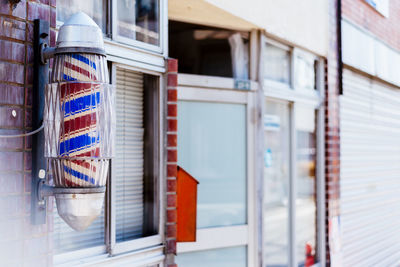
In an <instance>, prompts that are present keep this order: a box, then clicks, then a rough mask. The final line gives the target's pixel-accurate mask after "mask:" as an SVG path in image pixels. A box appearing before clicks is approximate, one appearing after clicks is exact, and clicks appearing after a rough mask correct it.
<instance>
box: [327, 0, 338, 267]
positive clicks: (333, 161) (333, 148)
mask: <svg viewBox="0 0 400 267" xmlns="http://www.w3.org/2000/svg"><path fill="white" fill-rule="evenodd" d="M337 12H340V11H339V9H338V1H337V0H335V1H329V17H330V19H329V50H328V58H327V61H326V69H325V75H326V77H325V86H326V91H325V216H326V217H325V233H326V264H327V266H330V248H329V238H330V237H329V221H330V220H331V219H332V218H333V217H335V216H338V215H339V214H340V207H339V201H340V121H339V112H340V110H339V92H340V90H339V86H340V76H339V62H340V59H339V55H338V31H339V30H340V29H338V21H337V19H338V16H337V15H338V14H337Z"/></svg>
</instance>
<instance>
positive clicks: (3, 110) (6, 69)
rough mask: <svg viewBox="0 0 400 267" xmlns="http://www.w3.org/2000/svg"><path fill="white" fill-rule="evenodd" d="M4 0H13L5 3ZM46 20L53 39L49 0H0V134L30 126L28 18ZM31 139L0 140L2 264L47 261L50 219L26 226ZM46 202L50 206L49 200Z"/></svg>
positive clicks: (53, 15) (46, 263) (52, 9)
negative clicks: (44, 222) (42, 222)
mask: <svg viewBox="0 0 400 267" xmlns="http://www.w3.org/2000/svg"><path fill="white" fill-rule="evenodd" d="M10 2H17V3H15V4H10ZM36 18H42V19H46V20H49V21H50V22H51V28H52V34H51V45H54V44H55V34H54V33H55V31H54V30H55V27H56V10H55V1H49V0H47V1H46V0H43V1H40V2H39V1H25V0H22V1H6V0H3V1H1V5H0V134H1V135H11V134H21V133H25V132H29V131H31V130H33V129H32V127H31V126H32V116H31V114H32V81H33V70H32V63H33V49H32V38H33V20H34V19H36ZM31 167H32V159H31V139H30V138H29V137H26V138H7V139H4V138H3V139H0V210H1V212H2V213H1V218H0V236H1V240H0V258H1V265H3V266H49V265H51V264H52V258H51V251H52V240H51V236H50V235H49V234H48V233H49V232H51V230H52V229H51V228H52V222H51V220H50V219H49V218H48V223H47V224H44V225H38V226H35V225H32V224H31V222H30V205H31V196H30V192H31ZM49 206H51V205H49Z"/></svg>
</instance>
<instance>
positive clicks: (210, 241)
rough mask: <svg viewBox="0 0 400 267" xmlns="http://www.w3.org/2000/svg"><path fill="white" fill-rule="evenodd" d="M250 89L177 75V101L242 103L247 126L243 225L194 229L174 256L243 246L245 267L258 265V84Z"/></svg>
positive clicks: (221, 80) (216, 79)
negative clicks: (192, 236) (193, 236)
mask: <svg viewBox="0 0 400 267" xmlns="http://www.w3.org/2000/svg"><path fill="white" fill-rule="evenodd" d="M250 88H251V89H250V90H238V89H234V79H231V78H222V77H211V76H203V75H191V74H178V101H198V102H211V103H230V104H244V105H246V126H247V127H246V146H247V162H246V168H247V182H246V185H247V192H246V193H247V203H246V204H247V205H246V211H247V224H245V225H234V226H224V227H215V228H214V227H213V228H205V229H198V230H197V232H196V236H197V241H196V242H188V243H178V244H177V253H178V254H179V253H184V252H194V251H201V250H208V249H217V248H226V247H234V246H243V245H245V246H247V266H249V267H250V266H256V265H257V262H259V261H258V253H257V251H258V246H257V234H258V230H257V229H258V228H257V226H256V225H257V210H256V206H257V205H256V203H257V190H256V177H255V160H254V159H255V134H256V111H257V110H256V107H255V95H256V91H257V88H258V84H257V83H256V82H250ZM178 112H179V110H178ZM178 123H179V121H178ZM178 138H179V136H178ZM178 153H179V151H178Z"/></svg>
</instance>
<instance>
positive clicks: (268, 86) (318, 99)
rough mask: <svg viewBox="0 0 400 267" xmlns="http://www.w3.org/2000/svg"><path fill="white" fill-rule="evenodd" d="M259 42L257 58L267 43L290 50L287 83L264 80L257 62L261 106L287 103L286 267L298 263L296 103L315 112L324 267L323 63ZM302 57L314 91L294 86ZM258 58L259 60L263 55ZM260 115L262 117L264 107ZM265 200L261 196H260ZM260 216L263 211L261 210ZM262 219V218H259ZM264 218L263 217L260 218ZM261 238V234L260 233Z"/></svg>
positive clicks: (319, 232) (318, 234)
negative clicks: (313, 66)
mask: <svg viewBox="0 0 400 267" xmlns="http://www.w3.org/2000/svg"><path fill="white" fill-rule="evenodd" d="M260 39H261V40H260V43H261V55H263V54H264V50H265V49H266V48H265V44H266V43H270V44H273V45H276V46H279V47H280V48H282V47H285V48H286V49H291V77H290V84H289V85H287V84H283V83H279V82H276V81H272V80H268V79H265V78H264V75H263V71H264V70H263V65H264V64H263V63H262V62H260V77H263V79H261V83H262V84H261V87H262V88H263V93H264V100H263V101H262V103H263V105H265V99H268V100H273V101H278V102H282V101H283V102H284V103H287V104H289V107H290V112H289V113H290V122H289V123H290V125H289V126H290V127H289V129H290V143H291V145H290V157H289V158H290V166H289V169H290V172H289V173H290V201H289V214H288V215H289V217H288V218H289V223H288V225H289V229H288V230H289V231H288V233H289V240H288V244H289V252H288V254H289V255H288V259H289V266H292V267H295V266H297V264H298V261H297V259H296V246H297V244H296V228H295V220H296V208H295V207H296V205H295V204H296V203H295V201H296V193H297V190H296V189H297V188H296V179H295V178H296V155H297V154H296V127H295V120H294V118H296V105H297V104H300V105H303V106H308V107H312V108H313V109H314V110H316V111H317V117H316V119H317V126H316V138H317V140H316V145H317V157H316V161H317V162H316V188H317V189H316V190H317V192H316V194H317V197H316V209H317V222H316V228H317V229H316V242H317V244H316V249H317V252H318V254H317V255H316V256H317V263H316V265H318V266H325V262H326V260H325V258H326V254H325V164H324V159H325V136H324V133H325V129H324V127H325V126H324V125H325V119H324V117H325V116H324V85H325V81H324V64H325V63H324V60H323V59H322V58H319V57H317V56H315V55H312V54H311V53H308V52H306V51H303V50H301V49H299V48H289V47H288V46H286V45H283V44H280V43H278V42H276V41H274V40H272V39H269V38H267V37H266V36H264V35H261V38H260ZM297 55H301V56H306V57H308V58H310V60H317V62H318V63H317V64H318V65H317V71H316V77H317V79H316V90H310V89H304V88H300V87H298V86H297V84H296V83H295V81H296V79H295V75H296V72H297V71H296V66H297V62H296V61H297V60H296V56H297ZM260 58H262V59H263V56H261V57H260ZM262 109H263V113H262V114H264V107H263V108H262ZM263 197H265V196H263ZM262 213H263V214H264V210H262ZM262 217H263V218H264V215H263V216H262ZM264 219H266V218H264ZM262 228H263V229H264V225H263V222H262ZM262 235H264V230H263V233H262ZM261 250H262V262H263V264H264V244H262V247H261Z"/></svg>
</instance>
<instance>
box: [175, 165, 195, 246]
mask: <svg viewBox="0 0 400 267" xmlns="http://www.w3.org/2000/svg"><path fill="white" fill-rule="evenodd" d="M198 184H199V182H198V181H197V180H196V179H194V178H193V177H192V176H191V175H190V174H189V173H187V172H186V171H185V170H184V169H182V168H181V167H179V166H178V176H177V190H176V194H177V213H178V222H177V240H176V241H177V242H195V241H196V219H197V185H198Z"/></svg>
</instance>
